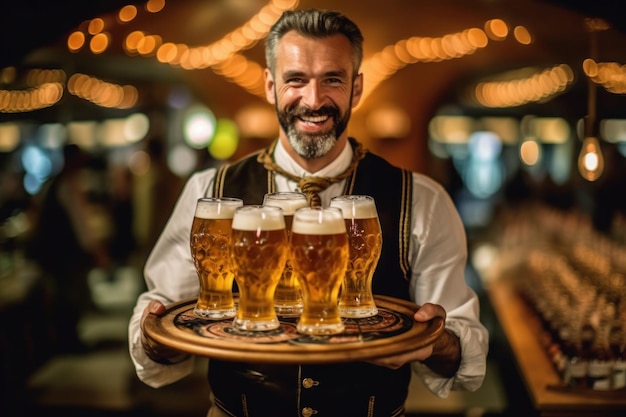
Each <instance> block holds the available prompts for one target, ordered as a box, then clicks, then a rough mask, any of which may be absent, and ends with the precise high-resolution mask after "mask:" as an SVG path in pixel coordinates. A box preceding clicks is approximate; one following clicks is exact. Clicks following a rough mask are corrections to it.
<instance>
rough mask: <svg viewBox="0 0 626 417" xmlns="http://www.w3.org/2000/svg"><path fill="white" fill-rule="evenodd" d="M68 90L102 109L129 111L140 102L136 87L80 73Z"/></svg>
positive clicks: (68, 85) (71, 80)
mask: <svg viewBox="0 0 626 417" xmlns="http://www.w3.org/2000/svg"><path fill="white" fill-rule="evenodd" d="M67 89H68V91H69V93H70V94H73V95H75V96H77V97H80V98H82V99H85V100H88V101H91V102H92V103H94V104H97V105H98V106H102V107H109V108H118V109H128V108H131V107H133V106H134V105H135V104H137V101H138V100H139V93H138V91H137V88H135V87H134V86H131V85H125V86H120V85H117V84H113V83H109V82H106V81H102V80H99V79H97V78H95V77H91V76H89V75H86V74H80V73H76V74H74V75H72V76H71V77H70V79H69V80H68V82H67Z"/></svg>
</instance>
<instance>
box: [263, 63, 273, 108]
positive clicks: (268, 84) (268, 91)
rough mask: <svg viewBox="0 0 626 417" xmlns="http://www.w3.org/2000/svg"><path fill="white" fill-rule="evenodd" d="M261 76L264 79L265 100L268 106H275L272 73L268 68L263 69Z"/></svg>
mask: <svg viewBox="0 0 626 417" xmlns="http://www.w3.org/2000/svg"><path fill="white" fill-rule="evenodd" d="M263 76H264V77H265V98H266V99H267V101H268V102H269V103H270V104H276V93H275V91H274V86H275V84H274V77H272V72H271V71H270V70H269V69H268V68H265V71H264V72H263Z"/></svg>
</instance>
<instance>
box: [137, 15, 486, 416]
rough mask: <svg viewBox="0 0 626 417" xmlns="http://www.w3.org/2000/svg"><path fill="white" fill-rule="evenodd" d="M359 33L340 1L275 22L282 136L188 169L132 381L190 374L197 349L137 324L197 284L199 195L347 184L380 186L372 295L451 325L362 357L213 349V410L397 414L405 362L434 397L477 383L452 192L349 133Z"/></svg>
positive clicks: (480, 329)
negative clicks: (409, 344)
mask: <svg viewBox="0 0 626 417" xmlns="http://www.w3.org/2000/svg"><path fill="white" fill-rule="evenodd" d="M362 43H363V37H362V34H361V31H360V30H359V28H358V27H357V26H356V25H355V24H354V23H353V22H352V21H351V20H349V19H348V18H347V17H346V16H344V15H342V14H340V13H338V12H334V11H325V10H302V11H290V12H286V13H284V14H283V16H282V17H281V18H280V19H279V20H278V21H277V23H276V24H275V25H274V26H273V27H272V29H271V31H270V33H269V35H268V38H267V41H266V60H267V67H268V68H267V70H266V71H265V89H266V96H267V100H268V101H269V102H270V103H272V104H274V105H275V107H276V113H277V117H278V120H279V122H280V131H279V132H278V140H276V141H275V142H274V143H273V144H272V145H271V146H270V147H269V148H267V149H263V150H261V151H259V152H258V153H256V154H253V155H251V156H248V157H246V158H244V159H242V160H240V161H237V162H235V163H233V164H231V165H224V166H223V167H221V168H219V169H208V170H204V171H201V172H198V173H196V174H194V175H193V176H192V177H191V178H190V179H189V181H188V183H187V185H186V186H185V188H184V190H183V192H182V194H181V196H180V197H179V201H178V203H177V204H176V207H175V208H174V211H173V213H172V216H171V218H170V220H169V222H168V223H167V225H166V227H165V229H164V230H163V232H162V234H161V236H160V238H159V240H158V242H157V243H156V245H155V247H154V249H153V251H152V253H151V255H150V257H149V259H148V261H147V264H146V267H145V271H144V273H145V279H146V285H147V288H148V290H147V291H146V292H145V293H144V294H141V295H140V297H139V299H138V301H137V305H136V307H135V311H134V314H133V317H132V318H131V321H130V325H129V343H130V352H131V357H132V359H133V362H134V364H135V367H136V370H137V375H138V376H139V378H140V379H141V380H142V381H144V382H145V383H146V384H148V385H150V386H153V387H160V386H163V385H165V384H169V383H172V382H174V381H176V380H178V379H180V378H183V377H184V376H186V375H188V374H189V373H190V372H191V371H192V366H193V363H192V361H193V357H190V356H188V355H185V354H181V353H180V352H177V351H172V350H170V349H168V348H166V347H164V346H162V345H160V344H158V343H157V342H156V341H154V340H151V339H150V338H148V337H147V336H146V334H145V333H144V332H143V331H142V324H143V320H144V318H145V317H146V316H147V315H148V314H160V313H162V312H163V311H164V305H165V304H169V303H173V302H175V301H179V300H182V299H187V298H192V297H196V296H197V294H198V280H197V277H196V272H195V269H194V266H193V262H192V260H191V256H190V253H189V241H188V239H189V231H190V230H189V229H190V226H191V219H192V218H193V212H194V209H195V203H196V200H197V199H198V198H199V197H203V196H229V197H240V198H242V199H243V200H244V202H245V203H246V204H261V203H262V201H263V196H264V194H265V193H268V192H275V191H295V190H299V191H302V192H304V193H306V194H308V196H309V198H310V203H311V204H312V205H322V206H328V205H329V202H330V199H331V198H332V197H334V196H337V195H341V194H366V195H370V196H372V197H374V199H375V201H376V206H377V211H378V214H379V218H380V222H381V229H382V232H383V242H384V243H383V251H382V254H381V258H380V261H379V263H378V267H377V270H376V272H375V274H374V278H373V282H372V287H373V291H374V293H375V294H381V295H387V296H391V297H397V298H401V299H405V300H410V301H413V302H414V303H416V304H418V305H420V306H421V308H420V309H419V310H418V311H417V312H416V313H415V315H414V320H416V321H420V322H422V321H428V320H430V319H432V318H434V317H442V318H444V319H445V325H446V327H445V330H444V331H443V332H442V333H441V335H440V336H439V337H438V338H437V339H436V340H434V341H433V343H432V344H430V345H427V346H425V347H423V348H420V349H417V350H415V351H411V352H408V353H404V354H401V355H395V356H390V357H384V358H378V359H376V360H372V361H369V362H353V363H341V364H320V365H280V364H277V365H268V364H265V363H264V364H256V363H237V362H226V361H221V360H217V359H211V360H210V362H209V382H210V384H211V389H212V396H213V402H214V406H213V407H211V409H210V410H209V416H210V417H222V416H250V417H254V416H260V417H273V416H277V417H288V416H311V415H317V416H318V417H325V416H333V417H334V416H338V417H339V416H341V417H346V416H364V417H371V416H385V417H387V416H402V415H403V414H404V402H405V400H406V396H407V393H408V385H409V382H410V377H411V372H412V371H413V372H415V373H416V374H417V375H419V377H420V378H421V379H422V380H423V381H424V383H425V384H426V386H427V387H428V388H429V389H430V390H431V391H432V392H434V393H435V394H437V395H439V396H441V397H446V396H447V395H448V393H449V392H450V390H455V389H466V390H476V389H477V388H478V387H480V385H481V384H482V381H483V378H484V376H485V370H486V356H487V347H488V335H487V332H486V330H485V327H484V326H483V325H482V324H481V323H480V321H479V319H478V317H479V304H478V299H477V297H476V294H475V293H474V292H473V291H472V290H471V289H470V288H469V287H468V286H467V284H466V283H465V278H464V270H465V262H466V260H467V249H466V237H465V231H464V229H463V225H462V223H461V221H460V218H459V215H458V213H457V211H456V209H455V207H454V205H453V203H452V201H451V199H450V197H449V196H448V195H447V194H446V192H445V191H444V189H443V188H442V187H441V186H440V185H439V184H437V183H436V182H434V181H433V180H432V179H430V178H428V177H426V176H424V175H421V174H418V173H414V172H409V171H407V170H404V169H400V168H397V167H395V166H393V165H391V164H389V163H388V162H387V161H385V160H383V159H382V158H380V157H378V156H376V155H374V154H372V153H370V152H368V151H366V150H365V149H363V147H362V146H361V144H360V143H359V142H358V141H357V140H356V139H354V138H349V137H348V134H347V126H348V122H349V120H350V115H351V110H352V108H354V107H355V106H356V105H357V104H358V103H359V100H360V98H361V94H362V91H363V83H364V79H363V75H362V74H361V73H359V68H360V65H361V61H362V58H363V47H362Z"/></svg>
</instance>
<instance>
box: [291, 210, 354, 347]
mask: <svg viewBox="0 0 626 417" xmlns="http://www.w3.org/2000/svg"><path fill="white" fill-rule="evenodd" d="M348 251H349V249H348V235H347V233H346V225H345V223H344V220H343V216H342V213H341V210H339V209H337V208H333V207H329V208H321V207H313V208H311V207H304V208H299V209H298V210H296V212H295V214H294V216H293V224H292V227H291V242H290V255H291V265H292V267H293V271H294V273H295V274H296V278H297V279H298V282H299V284H300V288H301V289H302V298H303V304H304V305H303V308H302V314H301V315H300V318H299V319H298V324H297V325H296V329H297V330H298V332H300V333H304V334H311V335H330V334H336V333H341V332H343V331H344V324H343V322H342V320H341V316H340V315H339V310H338V306H337V301H338V296H339V288H340V287H341V281H342V280H343V277H344V275H345V273H346V267H347V265H348Z"/></svg>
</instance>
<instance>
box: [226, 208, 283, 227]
mask: <svg viewBox="0 0 626 417" xmlns="http://www.w3.org/2000/svg"><path fill="white" fill-rule="evenodd" d="M266 208H268V207H266ZM272 208H274V210H263V209H260V208H259V206H254V207H247V206H244V207H243V208H242V209H241V210H239V211H238V212H237V215H236V216H234V217H233V226H232V227H233V229H237V230H280V229H284V228H285V218H284V217H283V213H282V211H281V210H278V209H276V208H275V207H272Z"/></svg>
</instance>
